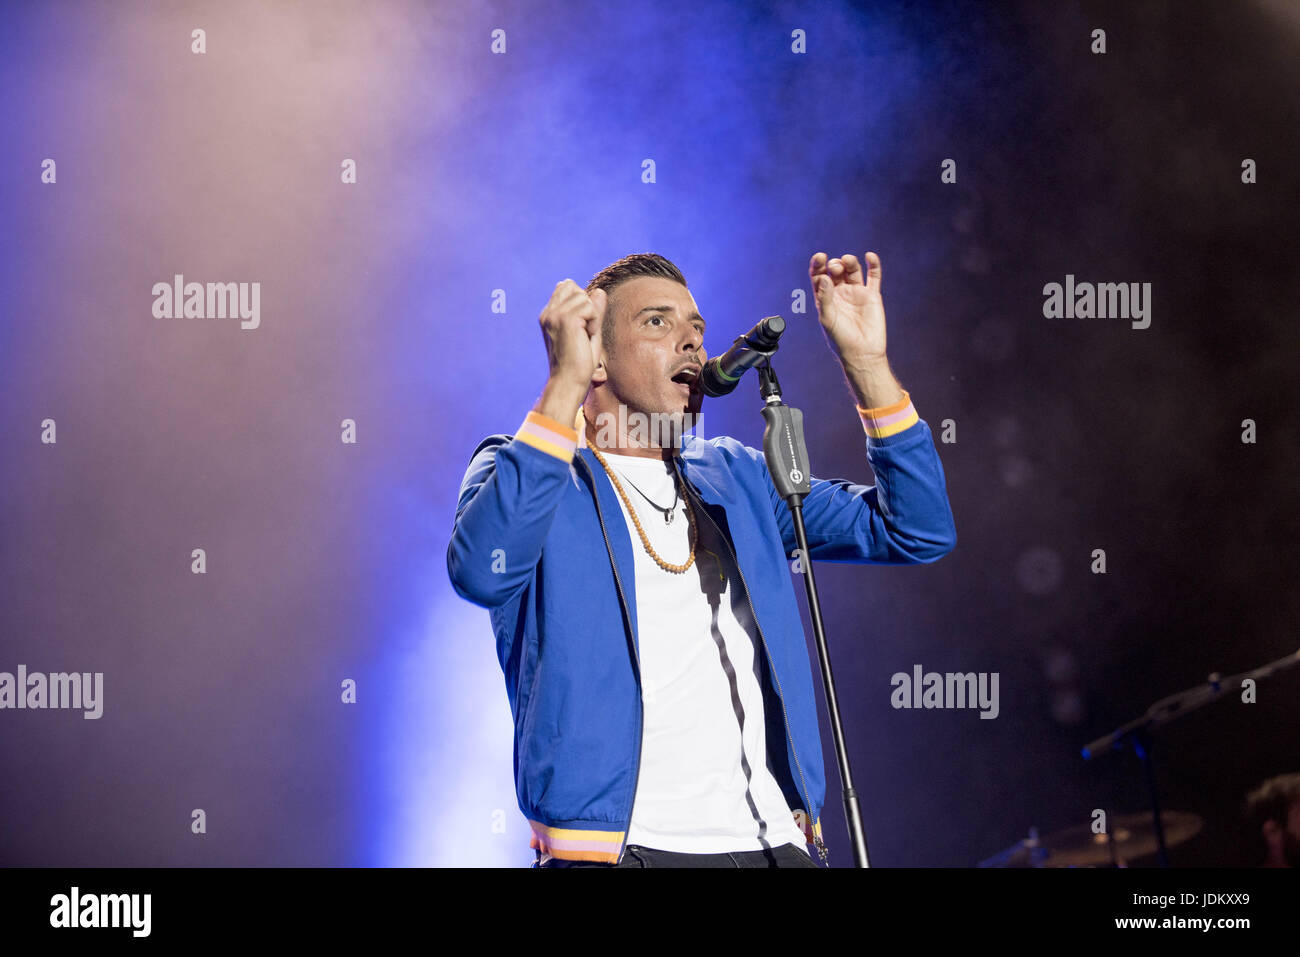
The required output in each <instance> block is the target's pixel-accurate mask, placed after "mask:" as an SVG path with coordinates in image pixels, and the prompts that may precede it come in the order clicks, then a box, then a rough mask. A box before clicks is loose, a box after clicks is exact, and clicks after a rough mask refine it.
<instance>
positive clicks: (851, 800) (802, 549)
mask: <svg viewBox="0 0 1300 957" xmlns="http://www.w3.org/2000/svg"><path fill="white" fill-rule="evenodd" d="M773 351H775V350H773ZM771 356H772V354H771V353H770V352H769V353H767V354H766V357H765V358H764V359H763V360H762V361H761V362H760V363H759V364H758V366H757V369H758V382H759V386H758V390H759V393H760V394H761V395H762V396H763V402H764V405H763V418H764V419H765V420H766V422H767V426H766V428H765V429H764V430H763V453H764V455H765V456H766V458H767V470H768V471H769V472H770V473H771V474H772V483H773V484H774V485H775V486H776V490H777V492H778V493H779V494H780V495H781V497H782V498H783V499H785V504H786V506H787V507H788V508H789V509H790V518H791V519H792V520H793V522H794V537H795V541H796V542H797V543H798V547H799V556H800V559H801V561H800V565H801V566H802V567H803V582H804V586H805V588H806V589H807V591H808V613H809V615H810V616H811V617H812V626H813V635H814V637H815V638H816V640H817V657H818V659H819V661H820V663H821V670H822V690H823V691H825V693H826V709H827V711H828V712H829V713H830V720H831V734H832V735H833V736H834V738H835V758H836V761H837V762H838V763H839V769H840V782H841V783H842V785H843V797H844V814H845V818H846V820H847V822H848V828H849V840H850V841H851V842H852V844H853V862H854V866H855V867H870V866H871V864H870V862H869V861H868V859H867V838H866V835H865V833H864V832H863V829H862V809H861V807H860V806H859V804H858V792H857V791H856V790H855V789H854V787H853V776H852V774H851V773H850V771H849V755H848V749H847V748H846V746H845V744H844V727H843V725H842V724H841V722H840V706H839V701H838V700H837V699H836V697H835V679H834V678H833V677H832V676H831V662H830V653H829V652H828V651H827V648H826V629H825V627H824V626H823V625H822V609H821V602H820V600H819V599H818V597H817V581H816V579H815V578H814V577H813V566H812V557H811V556H810V555H809V554H808V536H807V533H806V532H805V530H804V524H803V498H804V496H805V495H807V494H808V493H809V492H811V491H812V482H811V476H810V470H809V465H808V448H807V446H806V445H805V444H804V439H803V413H802V412H801V411H800V410H798V409H795V408H791V407H790V406H788V405H786V404H785V403H784V402H782V401H781V385H780V383H779V382H777V379H776V371H775V370H774V369H773V368H772V363H771ZM809 813H812V809H811V808H809Z"/></svg>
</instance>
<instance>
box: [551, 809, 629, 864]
mask: <svg viewBox="0 0 1300 957" xmlns="http://www.w3.org/2000/svg"><path fill="white" fill-rule="evenodd" d="M528 823H529V825H530V826H531V827H532V829H533V836H532V839H531V840H530V841H529V842H528V846H529V847H532V848H536V849H537V850H539V851H541V852H542V853H543V854H549V855H551V857H559V858H562V859H564V860H566V861H599V862H601V863H603V864H617V863H618V852H619V851H620V850H622V849H623V838H624V837H625V836H626V835H627V832H626V831H585V830H580V829H578V828H571V827H548V826H547V825H545V824H540V823H538V822H537V821H533V820H529V822H528Z"/></svg>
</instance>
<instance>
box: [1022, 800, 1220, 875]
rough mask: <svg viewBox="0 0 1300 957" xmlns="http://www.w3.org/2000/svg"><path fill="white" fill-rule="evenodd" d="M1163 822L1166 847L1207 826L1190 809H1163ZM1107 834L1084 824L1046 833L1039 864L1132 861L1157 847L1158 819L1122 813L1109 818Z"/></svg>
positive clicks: (1094, 863)
mask: <svg viewBox="0 0 1300 957" xmlns="http://www.w3.org/2000/svg"><path fill="white" fill-rule="evenodd" d="M1160 822H1161V823H1162V824H1163V825H1164V829H1165V847H1174V846H1175V845H1177V844H1182V843H1183V842H1184V841H1187V840H1190V839H1191V838H1192V837H1193V836H1194V835H1195V834H1197V833H1198V832H1199V831H1200V830H1201V828H1202V827H1204V826H1205V821H1203V820H1202V819H1201V818H1200V817H1199V816H1198V815H1196V814H1192V813H1190V812H1188V811H1164V812H1162V813H1161V815H1160ZM1106 830H1107V832H1108V833H1106V834H1094V833H1092V825H1090V824H1081V825H1079V826H1078V827H1068V828H1066V829H1064V830H1062V831H1057V832H1055V833H1053V834H1049V835H1047V836H1046V837H1045V838H1043V839H1042V844H1043V846H1044V847H1045V848H1046V849H1047V850H1048V856H1047V858H1046V860H1045V861H1044V863H1043V864H1042V865H1040V866H1044V867H1091V866H1094V865H1099V864H1100V865H1106V864H1110V863H1111V862H1112V848H1113V851H1114V859H1115V860H1118V861H1131V860H1135V859H1137V858H1139V857H1146V856H1147V855H1148V854H1154V853H1156V851H1157V850H1158V845H1157V843H1156V829H1155V821H1153V820H1152V817H1151V814H1150V813H1140V814H1120V815H1113V816H1109V817H1108V818H1107V820H1106Z"/></svg>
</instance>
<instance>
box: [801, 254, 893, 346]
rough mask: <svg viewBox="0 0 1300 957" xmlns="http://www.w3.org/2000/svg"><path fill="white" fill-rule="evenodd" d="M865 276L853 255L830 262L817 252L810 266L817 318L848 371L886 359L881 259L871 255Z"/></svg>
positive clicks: (867, 261) (865, 257) (867, 258)
mask: <svg viewBox="0 0 1300 957" xmlns="http://www.w3.org/2000/svg"><path fill="white" fill-rule="evenodd" d="M863 259H864V260H865V261H866V267H867V271H866V275H863V269H862V263H859V262H858V257H857V256H854V255H853V254H852V253H845V254H844V255H843V256H839V257H838V258H836V259H828V258H827V256H826V254H825V253H817V254H816V255H815V256H813V258H812V261H811V262H810V263H809V265H808V275H809V277H810V278H811V280H812V287H813V298H814V300H815V301H816V303H817V318H818V319H819V320H820V321H821V324H822V331H823V332H824V333H825V334H826V340H827V341H828V342H829V343H830V345H831V348H832V349H833V350H834V351H835V354H836V355H837V356H838V357H839V360H840V363H841V364H842V365H844V366H845V369H846V371H847V370H848V369H849V368H850V367H853V366H867V365H875V364H878V363H879V362H881V361H882V360H883V359H884V358H885V304H884V302H883V301H882V300H881V298H880V257H879V256H877V255H876V254H875V253H873V252H868V253H867V254H866V255H865V256H864V257H863Z"/></svg>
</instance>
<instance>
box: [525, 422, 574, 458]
mask: <svg viewBox="0 0 1300 957" xmlns="http://www.w3.org/2000/svg"><path fill="white" fill-rule="evenodd" d="M515 438H516V439H517V440H519V441H520V442H523V443H524V444H525V445H531V446H532V447H533V448H535V449H539V450H540V451H542V452H545V453H546V454H547V455H554V456H555V457H556V458H557V459H559V460H560V461H562V462H572V461H573V450H574V449H576V448H577V447H578V433H577V432H575V431H574V430H573V429H571V428H569V426H567V425H561V424H560V423H559V422H556V421H555V420H554V419H552V418H549V417H547V416H545V415H542V414H541V413H540V412H529V413H528V415H527V416H526V417H525V418H524V424H523V425H521V426H519V431H518V432H516V433H515Z"/></svg>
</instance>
